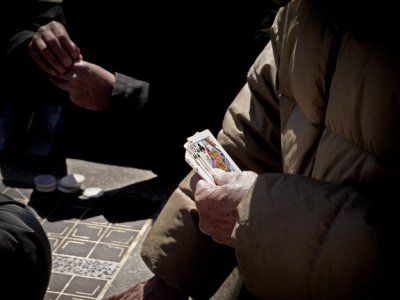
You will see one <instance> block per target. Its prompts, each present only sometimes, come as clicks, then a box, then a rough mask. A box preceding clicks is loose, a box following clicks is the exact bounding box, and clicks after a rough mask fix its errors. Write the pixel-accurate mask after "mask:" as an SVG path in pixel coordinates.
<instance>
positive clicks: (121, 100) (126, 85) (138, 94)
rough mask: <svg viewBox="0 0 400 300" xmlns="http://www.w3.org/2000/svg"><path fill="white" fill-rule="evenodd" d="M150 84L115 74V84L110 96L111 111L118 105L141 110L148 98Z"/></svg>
mask: <svg viewBox="0 0 400 300" xmlns="http://www.w3.org/2000/svg"><path fill="white" fill-rule="evenodd" d="M149 87H150V84H149V83H148V82H145V81H141V80H138V79H135V78H133V77H129V76H126V75H123V74H120V73H115V84H114V88H113V92H112V94H111V109H115V108H118V107H120V105H123V106H125V105H130V106H134V107H135V109H139V108H141V107H142V106H143V105H144V104H145V103H146V102H147V100H148V98H149Z"/></svg>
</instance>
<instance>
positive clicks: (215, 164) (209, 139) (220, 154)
mask: <svg viewBox="0 0 400 300" xmlns="http://www.w3.org/2000/svg"><path fill="white" fill-rule="evenodd" d="M184 147H185V149H186V152H185V160H186V162H187V163H188V164H189V165H190V166H191V167H192V168H193V169H194V170H195V171H196V172H197V174H199V175H200V176H201V177H202V178H203V179H204V180H206V181H207V182H209V183H214V179H213V176H212V169H213V168H219V169H222V170H224V171H226V172H239V171H240V169H239V167H238V166H237V165H236V164H235V162H234V161H233V160H232V158H231V157H230V156H229V155H228V153H226V151H225V150H224V148H222V146H221V145H220V143H219V142H218V141H217V139H216V138H215V137H214V136H213V134H212V133H211V132H210V130H208V129H206V130H203V131H202V132H197V133H196V134H194V135H193V136H191V137H189V138H187V142H186V143H185V145H184Z"/></svg>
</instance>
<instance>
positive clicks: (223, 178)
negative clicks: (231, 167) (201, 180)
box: [212, 168, 239, 185]
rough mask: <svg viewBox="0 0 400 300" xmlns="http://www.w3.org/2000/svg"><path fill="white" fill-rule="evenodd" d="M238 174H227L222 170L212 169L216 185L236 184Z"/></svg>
mask: <svg viewBox="0 0 400 300" xmlns="http://www.w3.org/2000/svg"><path fill="white" fill-rule="evenodd" d="M238 174H239V173H237V172H225V171H224V170H221V169H217V168H215V169H212V175H213V178H214V182H215V184H216V185H224V184H230V183H234V182H236V180H237V176H238Z"/></svg>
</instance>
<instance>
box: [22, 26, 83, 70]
mask: <svg viewBox="0 0 400 300" xmlns="http://www.w3.org/2000/svg"><path fill="white" fill-rule="evenodd" d="M29 54H30V56H31V57H32V59H33V60H34V61H35V62H36V63H37V64H38V65H39V67H41V68H42V69H43V70H44V71H45V72H47V73H48V74H50V75H52V76H55V75H59V74H63V73H65V72H66V71H67V69H68V68H69V67H71V66H72V64H73V63H74V62H77V61H79V60H80V59H81V53H80V49H79V48H78V47H77V46H76V45H75V43H74V42H73V41H72V40H71V39H70V37H69V35H68V33H67V31H66V29H65V27H64V25H62V24H61V23H59V22H57V21H51V22H50V23H48V24H46V25H43V26H41V27H40V28H39V29H38V31H37V32H36V33H35V34H34V36H33V37H32V40H31V41H30V43H29Z"/></svg>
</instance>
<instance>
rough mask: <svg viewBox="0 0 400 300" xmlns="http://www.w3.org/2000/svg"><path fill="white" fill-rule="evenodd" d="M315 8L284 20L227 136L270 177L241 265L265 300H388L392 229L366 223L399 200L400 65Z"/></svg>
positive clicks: (250, 164)
mask: <svg viewBox="0 0 400 300" xmlns="http://www.w3.org/2000/svg"><path fill="white" fill-rule="evenodd" d="M310 2H311V1H300V0H299V1H293V2H292V3H291V4H290V5H289V6H288V7H287V8H286V9H283V10H282V11H280V12H279V15H278V18H277V19H276V21H275V23H274V26H273V28H272V32H271V35H272V40H271V43H270V44H269V45H268V46H267V47H266V49H265V50H264V52H263V53H261V55H260V56H259V58H258V59H257V61H256V63H255V64H254V66H253V67H252V69H251V70H250V72H249V76H248V84H247V85H246V86H245V87H244V88H243V89H242V91H241V92H240V94H239V95H238V96H237V98H236V99H235V101H234V102H233V103H232V105H231V106H230V108H229V110H228V112H227V114H226V116H225V120H224V123H223V131H222V132H220V135H219V139H220V141H221V143H222V145H223V146H224V147H225V148H226V149H228V151H229V152H230V153H231V154H232V155H233V156H234V158H235V160H236V161H238V162H239V164H241V166H242V168H243V169H250V170H254V171H257V172H259V173H265V174H263V175H261V176H259V178H258V180H257V182H256V183H255V185H254V187H253V189H252V191H251V193H249V194H248V195H247V197H246V199H244V200H243V201H242V202H241V204H240V206H239V213H240V220H239V222H238V223H239V224H238V225H237V226H236V228H235V231H234V236H235V238H236V239H237V241H236V250H235V251H236V256H237V258H238V261H239V267H240V268H241V271H242V273H243V275H244V280H245V283H246V285H247V287H248V289H249V290H250V291H251V292H252V294H253V295H255V296H257V297H258V298H260V299H305V298H308V297H309V298H311V299H330V298H331V299H358V298H362V299H369V298H381V297H382V293H383V292H382V290H380V288H381V285H382V282H380V281H381V280H382V277H383V274H382V273H383V271H382V268H383V267H382V255H381V254H380V252H381V251H383V250H382V243H383V242H382V233H381V230H380V228H381V227H382V219H384V217H383V218H381V219H379V218H378V219H379V220H375V221H374V220H370V221H368V217H369V216H370V215H374V214H378V213H377V212H376V211H377V210H379V209H378V208H377V207H379V208H382V207H381V206H384V205H388V206H387V207H384V208H383V210H385V209H387V210H390V203H388V204H386V203H387V202H390V201H388V199H385V198H386V197H388V196H389V197H393V198H392V200H393V199H396V194H394V195H393V196H391V195H390V194H391V192H388V191H389V190H391V191H393V190H396V187H395V185H396V183H398V182H399V181H398V170H399V154H400V134H399V129H400V109H399V108H400V106H399V101H400V85H399V83H400V68H399V67H400V64H399V57H398V53H393V52H394V51H391V50H390V49H386V48H385V47H384V46H383V45H382V43H381V41H380V40H379V37H374V38H370V39H369V40H364V41H362V42H360V41H358V40H356V39H355V38H354V36H353V35H352V34H350V33H349V32H347V31H345V32H344V33H341V32H340V31H339V30H335V27H334V26H332V25H333V24H330V23H329V22H330V21H327V18H325V16H324V13H323V11H320V13H315V10H312V5H313V4H311V3H310ZM314 5H315V4H314ZM280 171H283V173H284V175H282V174H271V172H280ZM266 172H268V173H266ZM385 191H386V192H385ZM397 195H398V194H397ZM397 200H399V199H398V197H397ZM379 202H382V203H384V204H382V205H380V203H379ZM388 207H389V208H388ZM371 219H374V217H371ZM375 219H376V218H375ZM252 236H254V237H257V238H249V237H252ZM260 241H262V243H260ZM389 247H391V245H390V246H389ZM389 264H390V262H389ZM385 271H386V270H385ZM260 278H262V281H263V284H259V281H260ZM383 281H384V282H385V283H387V278H384V279H383Z"/></svg>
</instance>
